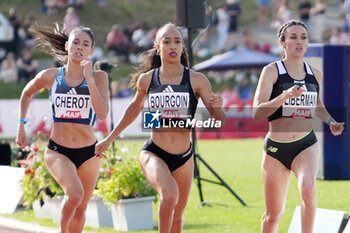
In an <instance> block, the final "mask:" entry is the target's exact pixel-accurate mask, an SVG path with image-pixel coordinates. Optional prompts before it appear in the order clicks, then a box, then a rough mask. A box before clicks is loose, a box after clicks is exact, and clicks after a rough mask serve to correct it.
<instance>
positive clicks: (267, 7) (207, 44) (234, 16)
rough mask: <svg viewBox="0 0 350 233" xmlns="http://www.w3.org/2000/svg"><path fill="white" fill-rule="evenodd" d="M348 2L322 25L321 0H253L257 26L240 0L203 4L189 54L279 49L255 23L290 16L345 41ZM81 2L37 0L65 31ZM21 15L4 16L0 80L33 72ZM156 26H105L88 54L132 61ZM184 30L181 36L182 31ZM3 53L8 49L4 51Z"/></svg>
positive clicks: (327, 37) (348, 40)
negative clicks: (293, 1)
mask: <svg viewBox="0 0 350 233" xmlns="http://www.w3.org/2000/svg"><path fill="white" fill-rule="evenodd" d="M97 2H98V3H99V4H100V6H101V7H103V6H106V5H107V4H108V1H107V0H104V1H102V0H98V1H97ZM349 2H350V1H349V0H344V1H343V2H342V3H341V4H340V9H341V15H342V17H343V20H344V26H343V27H337V28H329V29H327V28H325V27H324V26H323V24H324V22H325V20H326V18H325V17H326V15H325V13H326V11H327V4H326V3H325V2H324V1H323V0H315V1H309V0H300V1H299V3H298V6H297V10H296V11H293V10H292V9H290V0H259V1H257V6H258V21H257V26H252V27H244V28H243V27H241V25H240V22H239V19H240V17H241V16H242V14H245V13H246V12H244V10H243V9H242V7H241V4H240V2H239V1H237V0H226V2H225V3H223V4H220V5H219V6H217V9H213V8H212V7H211V6H208V7H207V9H206V14H207V18H208V22H209V25H210V26H209V30H207V31H206V32H205V33H204V34H203V35H202V36H201V37H200V38H199V39H198V42H197V43H196V44H195V45H194V47H193V51H194V54H195V55H197V56H199V57H202V58H205V57H209V56H211V55H213V54H216V53H222V52H225V51H228V50H230V49H235V48H237V47H244V48H247V49H250V50H256V51H260V52H264V53H279V52H280V50H278V49H276V48H278V45H276V44H274V43H271V42H264V43H261V42H260V41H257V39H256V36H255V35H256V29H257V28H263V29H266V28H271V27H273V28H275V27H279V26H280V25H281V24H283V23H284V22H286V21H288V20H290V19H292V18H297V19H299V20H300V21H301V22H303V23H305V24H306V25H307V26H308V29H309V32H310V33H309V34H310V41H311V42H321V43H331V44H350V34H349V33H348V31H349V30H348V24H349V22H350V20H349V18H350V17H349V14H350V3H349ZM85 4H86V0H43V1H42V6H41V8H40V10H41V12H43V13H47V14H54V13H55V12H56V11H57V10H62V9H65V11H66V14H65V16H64V18H63V19H62V22H61V23H62V24H64V25H65V30H66V33H67V34H69V32H70V31H71V30H72V29H73V28H75V27H76V26H79V25H80V23H81V22H80V20H79V17H78V15H77V12H76V10H77V9H79V10H81V11H82V12H83V10H84V5H85ZM269 11H271V13H272V16H271V18H269V17H268V15H269ZM22 18H23V17H22V16H20V15H18V13H17V11H16V9H15V8H11V9H10V11H9V13H8V17H7V19H8V21H9V22H10V30H9V31H10V33H9V34H10V36H8V37H9V40H10V42H9V43H7V44H6V50H7V51H6V55H5V56H3V58H2V60H4V61H3V62H2V63H3V64H1V66H0V67H1V71H0V74H1V75H0V77H1V79H2V80H3V81H5V82H13V83H16V82H27V81H29V80H30V79H31V78H33V74H34V73H35V72H36V69H37V68H38V64H39V63H38V61H36V59H34V58H32V55H33V46H34V44H35V43H34V41H33V35H32V33H31V30H30V29H32V28H34V27H35V17H34V16H33V15H28V16H26V17H25V18H24V20H23V19H22ZM175 20H176V19H175ZM159 26H160V24H159V23H157V22H156V23H155V24H154V25H152V26H151V25H148V24H146V23H142V22H141V23H133V24H130V25H129V26H126V25H121V24H114V25H111V26H110V30H109V31H106V35H105V42H104V44H103V45H100V46H96V49H95V52H94V54H93V55H92V56H91V59H92V60H93V61H96V60H99V59H103V58H104V57H111V56H113V57H118V58H119V59H120V60H123V61H126V62H131V63H136V62H137V56H138V54H140V53H141V52H143V51H146V50H148V49H150V48H151V47H152V46H153V45H152V41H153V40H154V38H155V35H156V33H157V30H158V29H159ZM11 34H12V35H11ZM184 35H185V36H186V33H185V34H184ZM185 39H186V38H185ZM0 45H1V43H0ZM0 47H1V46H0ZM7 53H12V54H10V55H7ZM23 56H24V57H25V58H23ZM13 60H15V62H13ZM9 70H17V72H16V74H14V73H13V72H9ZM119 86H121V85H119Z"/></svg>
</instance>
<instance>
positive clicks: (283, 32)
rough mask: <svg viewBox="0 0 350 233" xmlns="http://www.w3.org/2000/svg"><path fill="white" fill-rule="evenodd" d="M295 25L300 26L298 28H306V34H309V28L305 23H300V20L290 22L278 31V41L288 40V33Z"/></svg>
mask: <svg viewBox="0 0 350 233" xmlns="http://www.w3.org/2000/svg"><path fill="white" fill-rule="evenodd" d="M295 25H298V26H302V27H304V28H305V30H306V32H308V28H307V26H306V24H305V23H303V22H301V21H299V20H295V19H293V20H290V21H288V22H286V23H284V24H282V26H281V27H280V28H279V29H278V33H277V36H278V39H280V41H283V42H284V41H285V40H286V31H287V29H288V28H289V27H291V26H295Z"/></svg>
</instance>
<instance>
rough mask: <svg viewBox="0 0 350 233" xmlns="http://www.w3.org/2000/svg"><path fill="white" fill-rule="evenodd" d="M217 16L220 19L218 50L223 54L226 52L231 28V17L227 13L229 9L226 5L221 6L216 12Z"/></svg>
mask: <svg viewBox="0 0 350 233" xmlns="http://www.w3.org/2000/svg"><path fill="white" fill-rule="evenodd" d="M216 16H217V18H218V23H217V25H216V29H217V31H218V38H217V48H218V50H219V52H221V53H222V52H224V51H225V47H226V43H227V38H228V30H229V27H230V16H229V15H228V13H227V7H226V5H225V4H221V5H220V8H219V9H218V10H217V11H216Z"/></svg>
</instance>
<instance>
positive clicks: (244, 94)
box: [236, 76, 253, 101]
mask: <svg viewBox="0 0 350 233" xmlns="http://www.w3.org/2000/svg"><path fill="white" fill-rule="evenodd" d="M236 91H237V93H238V97H239V98H240V99H241V100H245V101H248V100H251V99H252V96H253V85H252V84H251V83H250V81H249V78H248V77H247V76H244V77H243V78H242V80H241V81H240V82H239V83H238V85H237V86H236Z"/></svg>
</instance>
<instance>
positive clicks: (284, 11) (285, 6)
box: [278, 0, 292, 25]
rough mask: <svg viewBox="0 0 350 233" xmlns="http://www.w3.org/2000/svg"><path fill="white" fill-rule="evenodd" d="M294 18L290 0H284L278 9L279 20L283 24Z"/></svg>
mask: <svg viewBox="0 0 350 233" xmlns="http://www.w3.org/2000/svg"><path fill="white" fill-rule="evenodd" d="M291 19H292V12H291V10H290V7H289V0H283V1H282V3H281V7H280V9H279V10H278V20H279V22H280V23H281V25H282V24H284V23H286V22H288V21H289V20H291Z"/></svg>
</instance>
